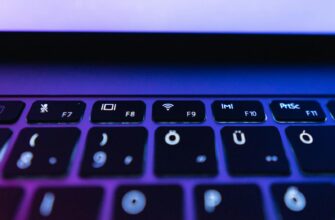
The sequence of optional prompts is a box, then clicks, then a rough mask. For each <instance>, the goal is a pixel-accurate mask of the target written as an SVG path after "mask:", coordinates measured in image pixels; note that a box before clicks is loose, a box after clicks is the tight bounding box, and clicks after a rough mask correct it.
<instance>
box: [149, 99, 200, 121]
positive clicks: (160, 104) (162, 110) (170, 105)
mask: <svg viewBox="0 0 335 220" xmlns="http://www.w3.org/2000/svg"><path fill="white" fill-rule="evenodd" d="M152 117H153V120H154V121H156V122H202V121H204V120H205V105H204V104H203V103H202V102H201V101H157V102H155V103H154V105H153V112H152Z"/></svg>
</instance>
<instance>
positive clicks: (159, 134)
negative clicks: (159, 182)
mask: <svg viewBox="0 0 335 220" xmlns="http://www.w3.org/2000/svg"><path fill="white" fill-rule="evenodd" d="M155 173H156V174H157V175H158V176H166V175H171V176H178V175H179V176H180V175H193V176H196V175H211V176H213V175H216V174H217V162H216V156H215V145H214V133H213V130H212V129H211V128H210V127H160V128H158V129H157V130H156V133H155Z"/></svg>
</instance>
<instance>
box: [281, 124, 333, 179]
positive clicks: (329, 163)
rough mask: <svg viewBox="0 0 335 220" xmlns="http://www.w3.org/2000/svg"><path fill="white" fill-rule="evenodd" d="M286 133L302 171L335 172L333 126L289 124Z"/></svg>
mask: <svg viewBox="0 0 335 220" xmlns="http://www.w3.org/2000/svg"><path fill="white" fill-rule="evenodd" d="M286 134H287V137H288V139H289V141H290V143H291V145H292V147H293V149H294V152H295V154H296V157H297V159H298V161H299V164H300V166H301V168H302V170H303V171H305V172H308V173H334V172H335V160H334V155H335V148H334V137H335V126H309V127H308V126H290V127H288V128H287V129H286Z"/></svg>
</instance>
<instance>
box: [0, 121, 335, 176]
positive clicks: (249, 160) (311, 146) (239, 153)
mask: <svg viewBox="0 0 335 220" xmlns="http://www.w3.org/2000/svg"><path fill="white" fill-rule="evenodd" d="M285 132H286V135H287V138H288V140H289V142H290V143H291V145H292V149H293V151H294V153H295V155H296V158H297V161H298V163H299V165H300V167H301V170H302V171H303V172H304V173H306V174H334V173H335V160H334V156H333V155H334V154H335V148H334V147H333V137H334V136H335V126H303V127H302V126H289V127H287V128H286V129H285ZM10 135H11V132H10V131H9V130H8V129H0V137H1V139H0V147H3V145H4V143H5V142H6V141H7V140H8V138H9V136H10ZM79 136H80V130H79V129H78V128H74V127H66V128H50V127H49V128H47V127H44V128H25V129H23V130H22V131H21V132H20V134H19V136H18V138H17V140H16V142H15V143H14V146H13V148H12V150H11V152H10V155H9V157H8V159H6V161H5V164H4V170H3V171H2V173H3V175H4V177H5V178H18V177H19V178H20V177H25V178H27V177H45V176H48V177H59V176H64V175H66V174H67V173H68V170H69V168H70V165H71V160H72V158H73V157H74V155H73V152H75V148H76V145H77V142H78V139H79ZM221 139H222V143H223V144H222V147H223V150H224V156H225V157H226V158H225V163H226V167H227V170H228V172H229V174H230V175H232V176H251V175H258V176H266V175H289V174H290V168H289V167H290V166H289V161H288V159H287V157H286V153H285V150H284V147H283V143H282V139H281V136H280V133H279V131H278V129H277V128H276V127H271V126H238V127H237V126H227V127H224V128H222V129H221ZM147 142H148V131H147V130H146V129H145V128H144V127H112V128H111V127H95V128H91V129H90V130H89V132H88V137H87V139H86V146H85V150H84V155H83V158H82V159H81V167H80V176H81V177H84V178H90V177H102V176H105V177H108V176H112V177H115V176H141V175H142V174H143V172H144V167H145V161H146V156H145V152H146V145H147ZM216 149H217V147H216V144H215V137H214V130H213V129H212V128H211V127H205V126H187V127H186V126H179V127H177V126H173V127H170V126H169V127H167V126H164V127H159V128H158V129H157V130H156V131H155V136H154V153H153V157H154V158H153V159H154V160H153V161H154V162H153V165H154V168H153V169H154V173H155V175H156V176H158V177H169V176H170V177H171V176H173V177H180V176H181V177H185V176H216V175H217V174H218V160H217V158H218V155H217V153H216Z"/></svg>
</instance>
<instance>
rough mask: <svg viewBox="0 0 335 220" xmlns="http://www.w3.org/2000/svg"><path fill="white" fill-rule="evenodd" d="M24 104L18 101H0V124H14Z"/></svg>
mask: <svg viewBox="0 0 335 220" xmlns="http://www.w3.org/2000/svg"><path fill="white" fill-rule="evenodd" d="M24 106H25V104H24V103H23V102H20V101H0V124H12V123H15V122H16V121H17V120H18V119H19V117H20V115H21V113H22V111H23V109H24Z"/></svg>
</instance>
